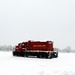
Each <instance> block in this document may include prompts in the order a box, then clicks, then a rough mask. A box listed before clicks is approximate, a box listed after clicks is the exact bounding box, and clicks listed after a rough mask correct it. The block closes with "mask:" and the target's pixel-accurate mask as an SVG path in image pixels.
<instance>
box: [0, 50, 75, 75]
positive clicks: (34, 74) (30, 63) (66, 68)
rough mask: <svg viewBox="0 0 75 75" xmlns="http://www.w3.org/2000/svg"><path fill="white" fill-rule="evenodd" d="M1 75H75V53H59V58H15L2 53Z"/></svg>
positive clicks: (0, 60) (0, 61)
mask: <svg viewBox="0 0 75 75" xmlns="http://www.w3.org/2000/svg"><path fill="white" fill-rule="evenodd" d="M0 75H75V53H59V56H58V58H53V59H39V58H31V57H29V58H26V57H14V56H12V52H1V51H0Z"/></svg>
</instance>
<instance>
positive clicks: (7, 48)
mask: <svg viewBox="0 0 75 75" xmlns="http://www.w3.org/2000/svg"><path fill="white" fill-rule="evenodd" d="M13 49H14V46H11V45H1V46H0V51H12V50H13Z"/></svg>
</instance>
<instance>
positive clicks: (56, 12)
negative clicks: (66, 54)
mask: <svg viewBox="0 0 75 75" xmlns="http://www.w3.org/2000/svg"><path fill="white" fill-rule="evenodd" d="M74 33H75V0H0V45H4V44H6V45H9V44H11V45H15V44H17V43H18V42H22V41H27V40H40V41H41V40H45V41H46V40H52V41H54V47H58V48H65V47H66V46H71V48H73V49H75V34H74Z"/></svg>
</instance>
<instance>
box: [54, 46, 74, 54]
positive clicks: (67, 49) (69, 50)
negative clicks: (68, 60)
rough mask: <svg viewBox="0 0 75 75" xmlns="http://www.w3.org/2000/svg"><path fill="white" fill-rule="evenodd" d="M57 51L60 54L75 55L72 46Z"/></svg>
mask: <svg viewBox="0 0 75 75" xmlns="http://www.w3.org/2000/svg"><path fill="white" fill-rule="evenodd" d="M54 49H55V50H58V52H61V53H75V50H73V49H71V47H70V46H67V47H66V48H63V49H59V48H54Z"/></svg>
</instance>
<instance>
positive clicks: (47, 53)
mask: <svg viewBox="0 0 75 75" xmlns="http://www.w3.org/2000/svg"><path fill="white" fill-rule="evenodd" d="M13 55H14V56H26V57H28V56H37V57H38V58H54V57H55V58H56V57H58V51H55V50H54V48H53V42H52V41H46V42H40V41H28V42H22V43H19V44H18V45H17V46H16V47H15V50H14V51H13Z"/></svg>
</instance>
